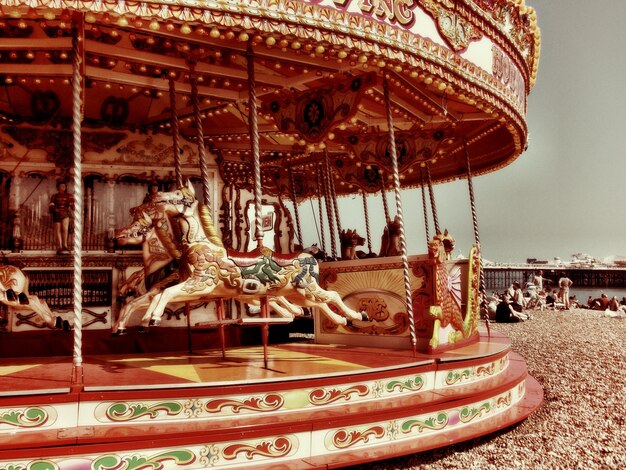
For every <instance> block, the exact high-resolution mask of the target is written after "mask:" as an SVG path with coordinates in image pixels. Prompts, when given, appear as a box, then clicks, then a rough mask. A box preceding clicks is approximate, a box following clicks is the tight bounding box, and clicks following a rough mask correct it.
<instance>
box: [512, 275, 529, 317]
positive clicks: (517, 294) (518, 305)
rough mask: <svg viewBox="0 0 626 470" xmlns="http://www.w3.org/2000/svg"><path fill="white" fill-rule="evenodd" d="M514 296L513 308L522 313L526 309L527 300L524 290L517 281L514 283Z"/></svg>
mask: <svg viewBox="0 0 626 470" xmlns="http://www.w3.org/2000/svg"><path fill="white" fill-rule="evenodd" d="M512 287H513V295H512V296H510V298H511V302H512V303H511V306H512V307H513V309H514V310H515V311H516V312H521V311H522V310H524V308H525V307H526V299H525V298H524V293H523V292H522V288H521V287H520V283H519V282H517V281H514V282H513V285H512Z"/></svg>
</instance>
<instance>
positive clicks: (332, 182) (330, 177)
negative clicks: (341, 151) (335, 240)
mask: <svg viewBox="0 0 626 470" xmlns="http://www.w3.org/2000/svg"><path fill="white" fill-rule="evenodd" d="M324 164H325V165H326V177H327V178H328V185H329V187H330V197H331V198H332V200H333V211H334V213H335V222H336V223H337V233H338V234H339V236H341V218H340V217H339V207H338V204H337V191H336V188H335V180H334V179H333V175H332V172H331V171H330V157H329V156H328V149H327V148H325V149H324Z"/></svg>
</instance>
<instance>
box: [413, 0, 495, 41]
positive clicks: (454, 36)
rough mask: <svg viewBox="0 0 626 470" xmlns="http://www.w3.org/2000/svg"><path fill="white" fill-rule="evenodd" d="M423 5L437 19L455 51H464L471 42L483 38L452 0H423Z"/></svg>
mask: <svg viewBox="0 0 626 470" xmlns="http://www.w3.org/2000/svg"><path fill="white" fill-rule="evenodd" d="M422 5H423V6H424V8H425V9H426V11H427V12H428V13H430V14H431V16H432V17H433V18H434V19H435V20H436V21H437V29H438V30H439V32H440V33H441V35H442V36H443V38H444V39H445V40H446V42H447V43H448V44H449V45H450V47H452V49H453V50H454V51H455V52H459V51H462V50H464V49H466V48H467V46H469V44H470V42H472V41H474V40H478V39H481V38H482V37H483V34H482V32H481V31H480V30H479V29H478V28H476V27H475V26H474V25H473V24H472V23H470V22H469V21H467V20H466V19H465V18H463V17H461V16H460V15H459V14H458V13H457V12H456V11H451V10H450V9H452V8H456V4H455V2H452V1H451V0H422Z"/></svg>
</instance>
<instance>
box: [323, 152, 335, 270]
mask: <svg viewBox="0 0 626 470" xmlns="http://www.w3.org/2000/svg"><path fill="white" fill-rule="evenodd" d="M327 170H328V168H327V166H326V164H325V163H321V164H320V171H321V175H322V183H323V188H324V203H325V204H326V216H327V217H328V232H329V235H330V251H331V255H332V257H333V259H337V240H336V237H335V223H334V222H333V218H334V214H333V206H332V204H331V202H330V183H329V181H328V180H329V178H328V171H327Z"/></svg>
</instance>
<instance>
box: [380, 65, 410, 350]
mask: <svg viewBox="0 0 626 470" xmlns="http://www.w3.org/2000/svg"><path fill="white" fill-rule="evenodd" d="M383 92H384V94H385V106H386V108H387V127H388V128H389V150H390V154H391V165H392V169H393V187H394V192H395V196H396V214H397V216H398V220H399V222H400V249H401V254H402V267H403V271H404V290H405V295H406V299H405V301H406V313H407V315H408V316H409V333H410V335H411V344H412V345H413V354H414V355H415V354H416V353H417V333H416V331H415V318H414V316H413V301H412V295H411V278H410V270H409V257H408V252H407V246H406V235H405V232H404V218H403V215H402V198H401V197H400V174H399V171H398V154H397V151H396V136H395V132H394V128H393V116H392V113H391V101H390V99H389V83H388V82H387V77H385V78H384V79H383Z"/></svg>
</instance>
